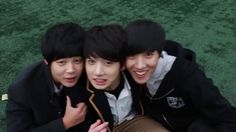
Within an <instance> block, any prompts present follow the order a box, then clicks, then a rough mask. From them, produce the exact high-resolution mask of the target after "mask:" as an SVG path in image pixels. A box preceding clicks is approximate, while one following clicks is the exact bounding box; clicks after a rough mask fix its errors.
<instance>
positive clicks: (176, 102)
mask: <svg viewBox="0 0 236 132" xmlns="http://www.w3.org/2000/svg"><path fill="white" fill-rule="evenodd" d="M126 32H127V35H128V46H127V59H126V68H127V70H128V71H129V73H130V75H131V76H132V77H133V79H134V80H135V81H136V82H137V83H139V84H142V85H143V84H145V85H146V87H147V90H146V96H145V97H144V103H143V104H144V105H145V111H146V114H147V115H149V116H150V117H152V118H153V119H155V120H156V121H158V122H160V123H162V124H163V125H164V126H165V127H166V128H168V129H169V130H170V131H176V132H180V131H188V132H234V131H236V108H235V107H233V106H231V104H230V103H229V102H228V101H227V100H226V99H225V98H224V97H223V96H222V95H221V94H220V92H219V90H218V89H217V87H216V86H214V85H213V82H212V80H211V79H208V78H207V77H206V76H205V73H204V72H203V71H202V70H201V68H200V67H199V65H198V64H197V63H196V58H195V53H194V52H193V51H191V50H189V49H185V48H183V47H182V46H181V45H180V44H178V43H177V42H173V41H168V40H165V32H164V29H163V28H162V27H161V25H159V24H158V23H156V22H152V21H150V20H137V21H134V22H131V23H130V24H129V25H128V26H127V27H126Z"/></svg>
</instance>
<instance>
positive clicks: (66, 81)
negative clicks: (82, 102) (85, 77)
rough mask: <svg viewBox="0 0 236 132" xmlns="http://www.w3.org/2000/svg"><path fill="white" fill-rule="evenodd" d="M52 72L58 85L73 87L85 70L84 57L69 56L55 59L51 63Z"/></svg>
mask: <svg viewBox="0 0 236 132" xmlns="http://www.w3.org/2000/svg"><path fill="white" fill-rule="evenodd" d="M50 68H51V74H52V78H53V80H54V82H55V83H56V84H57V85H63V86H66V87H73V86H75V84H76V83H77V82H78V80H79V78H80V76H81V73H82V72H83V68H84V63H83V59H82V57H69V58H62V59H58V60H55V61H53V62H52V63H51V66H50Z"/></svg>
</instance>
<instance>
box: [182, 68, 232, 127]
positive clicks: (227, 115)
mask: <svg viewBox="0 0 236 132" xmlns="http://www.w3.org/2000/svg"><path fill="white" fill-rule="evenodd" d="M186 84H187V85H186V88H187V92H188V93H189V97H190V98H191V100H192V103H193V105H194V107H195V108H196V110H197V111H198V112H199V113H200V117H201V118H202V119H204V120H205V121H207V122H208V123H209V124H212V129H213V131H214V132H236V108H235V107H233V106H232V105H231V104H230V103H229V101H227V100H226V99H225V98H224V97H223V96H222V95H221V93H220V91H219V89H218V88H217V87H216V86H214V84H213V82H212V80H211V79H208V78H207V77H206V76H205V73H204V72H203V71H202V70H201V69H199V68H196V69H195V70H194V72H193V73H192V74H191V75H190V76H189V77H188V80H187V81H186ZM200 124H201V123H200ZM209 130H210V129H209ZM189 132H190V131H189ZM204 132H205V131H204Z"/></svg>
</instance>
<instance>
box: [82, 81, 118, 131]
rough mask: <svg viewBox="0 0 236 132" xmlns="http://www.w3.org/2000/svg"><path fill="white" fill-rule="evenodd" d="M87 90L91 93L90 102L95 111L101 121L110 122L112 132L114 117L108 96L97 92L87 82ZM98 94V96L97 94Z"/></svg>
mask: <svg viewBox="0 0 236 132" xmlns="http://www.w3.org/2000/svg"><path fill="white" fill-rule="evenodd" d="M86 89H87V91H88V92H89V93H90V95H89V102H90V104H91V105H92V107H93V108H94V110H95V111H96V112H97V114H98V115H99V117H100V119H101V120H102V121H103V122H109V130H108V131H109V132H111V130H112V128H113V123H114V121H113V117H112V113H111V110H110V106H109V103H108V101H107V98H106V95H105V93H104V92H103V91H99V90H96V92H95V88H93V87H92V85H91V84H90V83H89V81H88V80H87V84H86ZM95 93H96V94H95Z"/></svg>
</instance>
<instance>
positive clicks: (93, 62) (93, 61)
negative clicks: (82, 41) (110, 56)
mask: <svg viewBox="0 0 236 132" xmlns="http://www.w3.org/2000/svg"><path fill="white" fill-rule="evenodd" d="M86 62H87V63H88V64H90V65H93V64H95V60H93V59H91V58H88V59H86Z"/></svg>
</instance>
